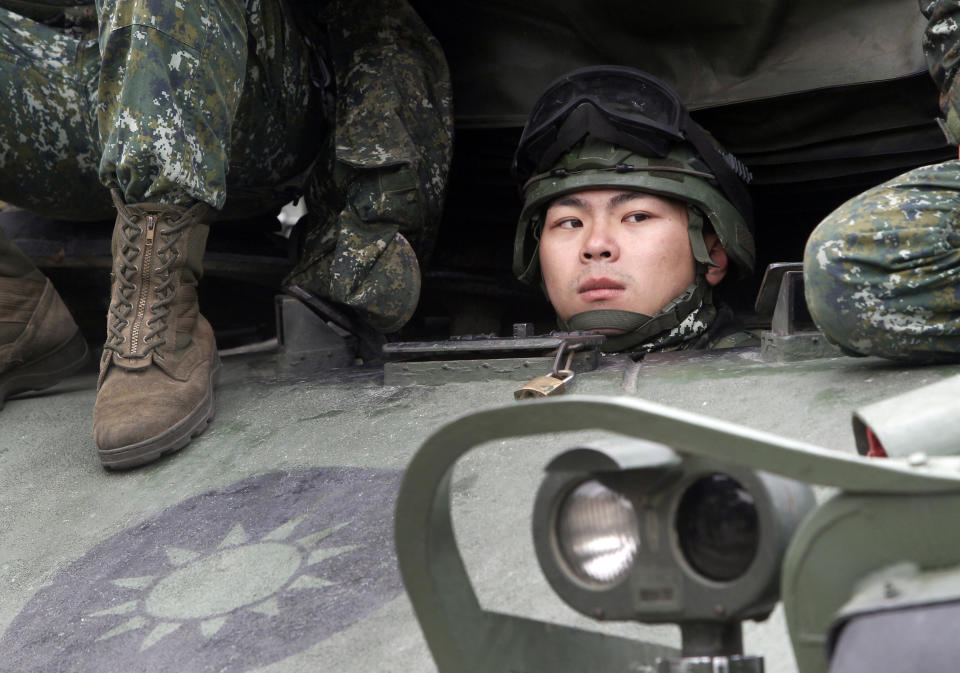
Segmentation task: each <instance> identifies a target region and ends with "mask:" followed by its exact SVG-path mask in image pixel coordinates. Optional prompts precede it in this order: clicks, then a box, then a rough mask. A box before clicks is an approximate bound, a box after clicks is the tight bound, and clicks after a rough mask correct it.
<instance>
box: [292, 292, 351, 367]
mask: <svg viewBox="0 0 960 673" xmlns="http://www.w3.org/2000/svg"><path fill="white" fill-rule="evenodd" d="M274 301H275V303H274V306H275V307H276V316H277V341H278V342H279V345H280V355H279V359H278V361H279V363H280V364H281V366H282V367H284V368H288V369H294V368H296V369H297V370H298V371H305V372H306V373H311V372H317V371H323V370H327V369H335V368H339V367H346V366H349V365H351V364H353V361H354V349H353V348H351V347H350V346H349V345H348V343H347V340H346V338H345V336H344V334H342V333H340V332H338V331H337V330H336V329H335V328H334V327H332V326H331V325H329V324H327V322H325V321H324V320H323V318H321V317H320V316H319V315H317V314H316V313H315V312H314V311H312V310H311V309H310V308H309V307H307V306H305V305H304V304H303V303H302V302H301V301H300V300H298V299H296V298H295V297H291V296H289V295H277V297H276V298H275V300H274Z"/></svg>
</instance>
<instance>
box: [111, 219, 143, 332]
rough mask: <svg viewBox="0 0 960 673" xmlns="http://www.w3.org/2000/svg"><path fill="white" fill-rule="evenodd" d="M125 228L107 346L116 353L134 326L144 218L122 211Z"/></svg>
mask: <svg viewBox="0 0 960 673" xmlns="http://www.w3.org/2000/svg"><path fill="white" fill-rule="evenodd" d="M120 213H121V217H122V219H123V224H122V226H121V227H120V230H119V238H120V240H119V245H118V248H119V260H120V268H119V269H117V271H116V272H115V273H114V280H115V281H116V283H117V293H116V295H115V297H114V301H112V302H111V303H110V315H111V316H112V317H113V319H112V320H109V321H108V322H107V331H108V334H107V337H108V338H107V342H106V343H105V344H104V345H103V347H104V348H108V349H110V350H113V351H117V350H119V349H120V346H122V345H123V343H124V341H125V340H126V339H125V337H124V336H123V330H124V329H125V328H126V327H127V326H128V325H129V324H130V321H129V320H128V317H129V316H130V313H131V312H132V311H133V302H132V301H130V298H131V297H132V296H133V293H134V292H135V291H136V289H137V285H136V283H134V282H133V279H134V278H135V277H136V275H137V273H138V269H137V264H136V262H137V258H138V257H139V256H140V252H141V250H140V248H139V247H138V246H137V244H136V241H137V240H138V239H140V238H141V237H142V235H143V228H142V226H140V225H139V222H140V219H141V218H140V217H139V216H138V215H136V214H134V213H132V212H130V211H129V210H128V209H126V208H124V209H122V210H120Z"/></svg>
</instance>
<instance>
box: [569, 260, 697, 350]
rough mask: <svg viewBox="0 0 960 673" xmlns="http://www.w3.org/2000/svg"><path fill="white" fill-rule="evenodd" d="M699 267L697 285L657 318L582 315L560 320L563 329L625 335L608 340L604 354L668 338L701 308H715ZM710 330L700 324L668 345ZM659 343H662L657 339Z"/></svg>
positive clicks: (631, 313) (610, 311) (618, 313)
mask: <svg viewBox="0 0 960 673" xmlns="http://www.w3.org/2000/svg"><path fill="white" fill-rule="evenodd" d="M697 266H698V267H699V268H698V269H697V276H696V278H695V279H694V282H693V283H691V284H690V285H689V286H688V287H687V289H686V290H684V291H683V293H682V294H681V295H680V296H679V297H676V298H675V299H673V300H672V301H670V302H668V303H667V305H666V306H664V307H663V308H662V309H660V310H659V311H658V312H657V313H656V314H654V315H647V314H645V313H636V312H634V311H622V310H615V309H598V310H596V311H583V312H582V313H577V314H575V315H572V316H570V318H569V319H567V320H558V322H559V325H560V328H561V329H563V330H566V331H571V332H572V331H576V332H582V331H587V332H589V331H595V330H600V329H616V330H620V331H622V332H623V333H622V334H614V335H611V336H608V337H607V343H606V346H605V347H604V350H608V351H624V350H630V349H632V348H635V347H637V346H640V345H642V344H645V343H647V342H650V341H653V340H654V339H655V338H656V337H668V336H670V332H671V330H673V329H674V328H676V327H678V326H680V324H681V323H683V322H684V320H685V319H687V318H688V317H690V316H691V315H692V314H693V313H694V312H695V311H697V309H699V308H700V307H701V305H705V304H709V305H710V306H711V308H712V295H713V293H712V291H711V289H712V288H711V287H710V285H709V284H708V283H707V281H706V278H705V277H704V269H703V268H702V267H703V265H701V264H698V265H697ZM707 327H708V324H707V323H706V322H704V323H702V327H699V328H698V326H697V324H693V325H691V326H690V329H689V331H680V332H679V333H678V334H677V335H676V339H669V340H668V341H669V343H673V342H674V341H675V342H676V343H680V342H683V341H687V340H688V339H690V338H692V337H695V336H698V335H699V334H702V333H703V332H704V331H705V330H706V328H707ZM659 341H660V339H658V342H659ZM657 345H658V346H666V345H668V343H662V344H661V343H658V344H657Z"/></svg>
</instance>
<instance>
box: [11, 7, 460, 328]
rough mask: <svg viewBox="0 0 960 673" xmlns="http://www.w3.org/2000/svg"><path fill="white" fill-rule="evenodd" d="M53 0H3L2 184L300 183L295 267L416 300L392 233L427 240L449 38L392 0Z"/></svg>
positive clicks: (83, 195) (31, 205)
mask: <svg viewBox="0 0 960 673" xmlns="http://www.w3.org/2000/svg"><path fill="white" fill-rule="evenodd" d="M63 4H66V2H65V0H0V7H8V8H9V9H0V96H2V99H3V100H4V105H3V106H0V200H3V201H7V202H10V203H13V204H15V205H18V206H21V207H23V208H27V209H30V210H33V211H36V212H39V213H43V214H46V215H50V216H55V217H63V218H69V219H72V220H83V219H89V220H94V219H96V220H101V219H109V218H111V217H112V216H113V213H114V210H113V207H112V203H111V200H110V195H109V191H108V190H107V189H103V188H102V187H100V184H104V185H107V186H108V187H115V188H118V189H119V190H120V192H121V193H122V194H123V198H124V200H125V201H126V202H127V203H136V202H158V203H165V204H176V205H189V204H191V203H194V202H196V201H203V202H206V203H208V204H210V205H212V206H214V207H215V208H217V209H223V211H224V212H223V216H224V217H230V216H231V214H233V213H243V214H244V215H247V216H248V215H252V214H256V213H262V212H271V211H272V212H276V210H277V209H278V208H279V207H280V206H281V205H282V204H283V203H285V202H286V201H288V200H290V198H291V195H292V194H295V193H297V192H300V191H303V192H305V193H306V196H307V206H308V208H309V209H310V212H311V215H310V221H309V225H310V230H309V232H308V235H307V236H306V245H305V248H304V251H303V256H302V257H301V260H300V263H299V264H298V266H297V268H296V270H295V272H294V275H293V276H292V279H291V280H292V282H296V283H298V284H300V285H301V286H304V287H306V288H307V289H309V290H311V291H313V292H315V293H317V294H319V295H320V296H323V297H326V298H329V299H333V300H335V301H338V302H342V303H346V304H350V305H353V306H355V307H356V308H358V309H359V310H360V311H361V313H362V314H363V315H364V317H366V318H367V319H368V320H369V321H370V322H372V323H374V324H375V326H380V327H384V326H386V327H390V328H393V327H396V326H398V325H397V322H398V321H401V318H402V319H403V320H405V319H406V317H409V312H410V310H412V309H410V307H409V306H408V305H409V303H410V301H409V298H407V299H406V300H405V301H402V302H398V300H397V296H399V295H402V292H394V290H400V289H401V288H399V287H396V286H397V285H398V283H400V280H406V279H409V278H410V277H411V271H413V272H416V258H414V257H412V253H410V254H404V253H403V251H402V250H401V251H398V247H400V246H399V245H398V239H397V233H398V232H402V233H403V234H404V235H405V236H406V237H407V238H409V239H410V240H411V241H412V242H413V243H414V245H415V246H416V247H417V248H418V250H419V251H420V252H421V253H423V254H427V253H429V250H430V248H431V244H432V240H433V237H434V236H435V232H436V226H437V222H438V218H439V212H440V207H441V200H442V194H443V188H444V185H445V181H446V173H447V168H448V165H449V161H450V154H451V146H452V116H451V101H450V87H449V75H448V73H447V69H446V62H445V61H444V58H443V54H442V52H441V51H440V48H439V45H438V43H437V42H436V40H435V39H434V38H433V37H432V36H431V35H430V33H429V31H428V30H427V28H426V27H425V26H424V24H423V23H422V22H421V21H420V19H419V17H417V15H416V14H415V13H414V12H413V10H412V9H410V7H409V6H408V5H407V4H406V2H405V0H375V1H371V2H364V3H350V2H330V3H326V4H325V5H324V7H323V10H322V13H320V10H317V9H315V8H314V7H315V5H314V4H313V3H309V2H303V3H302V4H298V3H296V2H285V1H283V0H249V1H248V2H246V3H239V2H231V1H230V0H214V1H211V2H208V3H174V2H170V1H169V0H139V1H138V0H100V1H99V2H98V3H97V6H96V16H94V14H93V12H92V11H91V12H89V13H88V14H89V18H90V19H91V20H92V21H91V26H88V27H92V28H93V30H86V31H85V30H84V25H83V21H82V19H83V18H84V17H83V12H82V11H79V10H74V9H70V10H67V11H66V12H62V11H61V10H60V6H61V5H63ZM91 9H92V8H91ZM75 23H79V25H71V24H75ZM331 64H332V66H333V71H334V73H335V77H331V75H330V74H329V72H330V70H329V66H330V65H331ZM332 79H333V80H335V81H331V80H332ZM334 93H335V96H334ZM334 97H335V98H336V103H334V102H333V99H334ZM415 280H416V281H418V280H419V276H418V275H417V277H416V278H415ZM384 288H386V290H385V291H384ZM408 294H409V293H408ZM398 303H400V304H403V305H402V306H399V307H398V306H397V304H398ZM414 304H415V296H414ZM398 312H401V313H403V314H404V316H401V317H400V318H398V316H397V313H398Z"/></svg>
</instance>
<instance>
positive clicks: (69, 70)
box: [0, 0, 323, 220]
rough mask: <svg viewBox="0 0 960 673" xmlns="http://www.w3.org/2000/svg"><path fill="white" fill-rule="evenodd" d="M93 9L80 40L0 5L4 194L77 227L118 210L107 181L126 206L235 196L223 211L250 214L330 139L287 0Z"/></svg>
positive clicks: (277, 195) (119, 2)
mask: <svg viewBox="0 0 960 673" xmlns="http://www.w3.org/2000/svg"><path fill="white" fill-rule="evenodd" d="M5 1H6V0H0V6H2V5H3V4H4V2H5ZM20 4H22V3H20ZM35 4H37V5H39V6H43V5H45V4H49V5H51V6H56V5H57V4H58V3H57V0H49V2H39V1H38V2H36V3H35ZM97 9H98V11H99V15H100V22H99V39H98V38H97V32H96V30H97V29H96V23H94V25H93V31H92V32H90V31H88V32H86V33H84V32H83V31H80V30H77V29H69V28H66V29H65V28H62V27H57V28H54V27H51V26H48V25H45V24H43V23H39V22H36V21H33V20H31V19H28V18H26V17H24V16H21V15H18V14H15V13H13V12H10V11H6V10H0V88H2V94H3V95H4V99H5V100H6V101H11V102H12V103H13V104H12V105H10V106H9V107H6V108H5V109H4V110H3V111H0V175H2V178H0V198H2V199H3V200H6V201H9V202H11V203H14V204H16V205H18V206H20V207H24V208H28V209H31V210H34V211H36V212H40V213H43V214H48V215H53V216H59V217H65V218H71V219H81V220H82V219H108V218H110V217H111V216H112V213H113V210H112V206H111V201H110V195H109V190H107V189H103V188H101V187H98V185H99V184H100V183H103V184H106V185H107V186H114V187H118V188H120V189H121V191H122V192H123V194H124V197H125V199H126V200H127V202H141V201H156V202H164V203H192V202H194V201H197V200H199V201H205V202H206V203H209V204H210V205H213V206H215V207H218V208H220V207H223V206H224V201H225V198H226V193H227V192H230V201H231V202H230V204H229V208H228V211H233V212H242V213H243V214H244V215H250V214H255V213H257V212H268V211H272V210H276V208H278V207H279V206H280V205H282V204H283V203H284V202H285V201H287V200H289V198H290V192H289V185H288V184H286V183H287V182H288V181H290V180H292V179H295V178H296V177H297V176H298V175H299V174H302V173H303V172H304V171H305V170H306V169H307V167H309V166H310V164H311V163H312V162H313V160H314V158H315V156H316V153H317V152H318V151H319V148H320V146H321V143H322V133H320V134H317V130H318V129H323V118H322V110H323V107H322V98H323V92H322V91H321V90H320V89H319V88H318V87H316V86H315V85H314V72H313V71H314V69H315V59H314V58H313V56H312V53H311V46H310V44H309V42H308V41H307V39H306V38H305V37H304V36H303V35H302V33H301V29H300V28H299V27H298V25H297V23H296V22H295V20H294V17H293V16H292V14H291V12H290V10H289V9H288V8H287V5H286V4H284V3H282V2H277V1H276V0H267V1H266V2H263V3H261V2H259V1H257V2H251V3H249V7H245V5H244V4H243V3H237V2H223V3H219V4H218V3H205V4H204V5H203V6H200V5H196V4H195V3H190V4H188V5H183V3H174V2H169V1H168V0H152V1H151V2H138V1H134V0H106V1H104V2H101V3H100V4H98V6H97ZM91 16H92V14H91ZM57 23H58V24H62V23H63V21H62V20H60V21H58V22H57ZM238 31H239V32H238ZM248 42H249V44H250V48H249V53H248ZM199 44H202V45H204V48H203V50H202V51H201V50H199V48H198V47H197V46H196V45H199ZM191 45H194V46H192V47H191ZM211 45H213V46H211ZM101 53H102V58H101ZM168 64H169V67H167V66H168ZM98 129H103V133H102V134H101V133H100V131H99V130H98ZM225 176H226V177H225ZM225 180H226V182H225ZM228 214H229V213H228Z"/></svg>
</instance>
